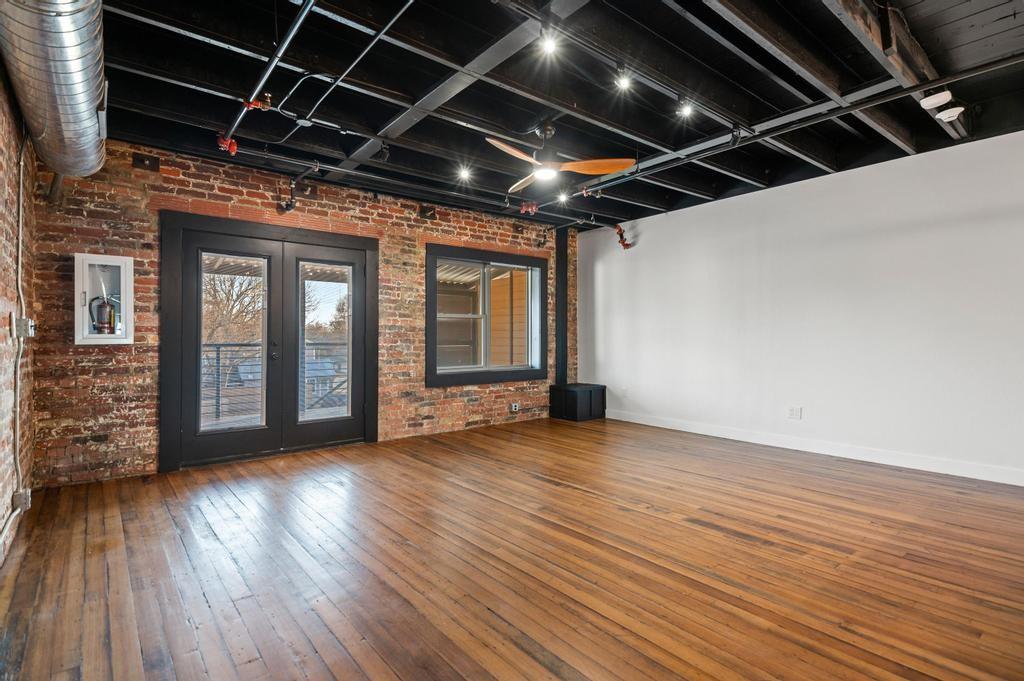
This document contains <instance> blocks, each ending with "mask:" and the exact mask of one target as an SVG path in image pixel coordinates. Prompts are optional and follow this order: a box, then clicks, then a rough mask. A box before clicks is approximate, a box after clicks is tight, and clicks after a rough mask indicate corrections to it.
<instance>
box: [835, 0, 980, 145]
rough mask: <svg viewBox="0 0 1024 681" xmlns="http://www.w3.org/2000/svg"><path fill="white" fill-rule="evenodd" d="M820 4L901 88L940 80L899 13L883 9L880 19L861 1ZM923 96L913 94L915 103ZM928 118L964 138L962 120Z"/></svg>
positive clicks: (964, 129)
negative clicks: (830, 12)
mask: <svg viewBox="0 0 1024 681" xmlns="http://www.w3.org/2000/svg"><path fill="white" fill-rule="evenodd" d="M822 2H823V3H824V4H825V6H826V7H828V8H829V9H830V10H831V11H832V13H833V14H835V15H836V17H837V18H838V19H839V21H841V22H842V24H843V25H844V26H845V27H846V28H847V30H849V31H850V33H852V34H853V35H854V37H855V38H857V40H858V41H859V42H860V44H861V45H863V46H864V49H866V50H867V51H868V53H869V54H870V55H871V56H872V57H874V58H875V60H876V61H877V62H878V63H879V64H881V65H882V66H883V67H884V68H885V70H886V71H888V72H889V74H890V75H891V76H892V77H893V78H895V79H896V81H897V82H898V83H899V84H900V85H901V86H903V87H910V86H911V85H917V84H918V83H921V82H924V81H927V80H932V79H934V78H938V77H939V73H938V71H936V70H935V67H934V66H932V62H931V60H930V59H929V58H928V55H927V54H925V51H924V50H923V49H922V48H921V45H920V43H918V42H917V39H916V38H914V36H913V35H911V33H910V28H909V27H908V26H907V25H906V23H905V19H904V18H903V15H902V14H901V13H898V12H896V11H894V10H890V9H887V8H882V9H880V10H879V11H881V12H885V13H887V14H888V15H889V16H887V17H883V19H884V20H880V18H879V15H878V14H876V13H875V11H874V10H873V9H871V8H870V7H868V6H867V5H866V4H865V3H864V2H863V0H822ZM923 97H924V94H923V93H917V94H915V95H914V99H916V100H917V101H920V100H921V99H922V98H923ZM928 116H929V118H931V119H932V120H934V121H935V122H936V123H937V124H938V125H939V126H940V127H941V128H942V129H943V130H945V131H946V133H947V134H948V135H949V136H950V137H952V138H953V139H963V138H964V137H966V136H967V130H966V128H965V127H964V125H963V123H962V122H961V121H959V120H958V121H955V122H953V123H952V124H950V123H946V122H944V121H940V120H939V119H937V118H935V117H934V116H931V114H928Z"/></svg>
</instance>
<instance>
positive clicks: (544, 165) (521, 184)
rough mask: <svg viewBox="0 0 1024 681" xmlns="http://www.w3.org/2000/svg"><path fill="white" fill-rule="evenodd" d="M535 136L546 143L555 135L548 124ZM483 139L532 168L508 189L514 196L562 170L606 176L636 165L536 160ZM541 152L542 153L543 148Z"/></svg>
mask: <svg viewBox="0 0 1024 681" xmlns="http://www.w3.org/2000/svg"><path fill="white" fill-rule="evenodd" d="M537 134H538V135H539V136H540V137H541V139H543V140H545V141H547V139H548V138H549V137H551V136H552V135H554V134H555V131H554V128H553V127H552V126H551V125H550V124H548V125H545V126H541V127H540V128H539V129H538V130H537ZM485 139H486V140H487V141H488V142H489V143H490V144H492V145H494V146H495V147H497V148H498V149H501V150H502V151H504V152H505V153H506V154H508V155H509V156H514V157H515V158H518V159H519V160H520V161H526V162H527V163H529V164H531V165H532V166H534V169H533V172H532V173H530V174H529V175H527V176H526V177H524V178H523V179H521V180H519V181H518V182H516V183H515V184H514V185H512V186H511V187H509V188H508V193H509V194H515V193H516V192H518V191H520V190H522V189H524V188H526V187H528V186H530V185H531V184H533V181H534V180H541V181H543V180H551V179H554V178H555V177H556V176H557V175H558V173H560V172H562V171H563V170H564V171H568V172H570V173H580V174H581V175H607V174H608V173H617V172H619V171H621V170H625V169H627V168H630V167H632V166H633V165H635V164H636V160H635V159H632V158H592V159H590V160H587V161H565V162H560V161H556V160H554V158H551V157H549V158H547V159H538V158H536V157H535V156H531V155H529V154H528V153H526V152H525V151H522V150H521V149H517V148H516V147H513V146H512V145H511V144H508V143H506V142H502V141H501V140H499V139H495V138H493V137H487V138H485ZM541 151H543V148H542V149H541Z"/></svg>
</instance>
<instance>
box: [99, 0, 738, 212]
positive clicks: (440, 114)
mask: <svg viewBox="0 0 1024 681" xmlns="http://www.w3.org/2000/svg"><path fill="white" fill-rule="evenodd" d="M104 10H105V11H106V12H108V13H110V14H113V15H116V16H120V17H124V18H126V19H130V20H133V21H138V22H141V23H144V24H146V25H149V26H152V27H154V28H158V29H161V30H165V31H169V32H171V33H174V34H176V35H179V36H182V37H185V38H188V39H190V40H196V41H198V42H202V43H204V44H207V45H210V46H212V47H216V48H220V49H224V50H228V51H230V52H233V53H235V54H238V55H241V56H244V57H248V58H251V59H257V60H261V61H266V60H267V59H268V58H267V56H266V55H264V54H262V53H261V52H258V51H256V50H254V49H251V48H248V47H245V46H243V45H239V44H235V43H233V42H229V41H228V40H224V39H222V38H215V37H211V36H208V35H204V34H202V33H199V32H197V31H194V30H192V29H190V28H187V27H184V26H179V25H176V24H174V23H171V22H168V21H165V20H163V19H157V18H154V17H151V16H147V15H145V14H141V13H139V12H136V11H133V10H128V9H124V8H120V7H116V6H112V5H110V4H105V5H104ZM313 11H314V13H318V12H323V11H326V10H324V9H323V8H322V7H321V6H319V5H317V6H314V9H313ZM329 16H331V17H332V18H335V20H337V21H342V22H343V23H344V25H346V26H350V27H351V26H358V27H359V30H361V31H363V32H364V33H369V34H372V33H373V29H371V28H369V27H367V26H365V25H363V24H360V23H355V22H353V21H351V20H347V19H342V18H341V16H340V15H337V14H331V15H329ZM393 40H395V39H394V37H393V36H389V35H387V34H385V35H384V36H382V37H381V42H388V41H393ZM401 44H403V45H405V44H406V43H401ZM420 51H421V50H420V49H416V50H415V52H416V53H417V54H419V53H420ZM279 67H280V68H281V69H282V70H284V71H291V72H293V73H301V74H306V73H311V77H312V78H315V79H317V80H320V81H322V82H325V83H332V82H333V81H334V78H332V77H331V76H330V75H329V74H320V73H315V72H310V71H309V70H308V69H307V68H306V67H304V66H301V65H298V64H295V63H292V62H290V61H288V60H281V62H280V64H279ZM338 87H340V88H343V89H347V90H350V91H352V92H356V93H358V94H362V95H365V96H369V97H373V98H375V99H379V100H381V101H383V102H386V103H388V104H392V105H395V106H398V107H401V108H403V109H406V110H410V109H412V108H413V107H415V102H414V101H413V99H412V98H410V97H405V96H401V95H397V94H396V93H394V92H390V91H383V90H381V89H379V88H375V87H374V86H373V85H371V84H364V83H359V82H357V81H353V80H345V81H343V82H341V83H339V84H338ZM566 111H568V108H567V109H566ZM427 113H428V114H429V115H430V116H431V117H436V118H438V119H440V120H442V121H445V122H447V123H450V124H453V125H457V126H459V127H460V128H463V129H471V130H474V131H475V132H478V133H480V134H482V135H487V136H491V137H497V138H499V139H503V140H505V141H509V142H513V143H515V144H519V145H522V146H525V147H529V148H535V149H536V148H539V147H540V146H541V145H540V143H539V141H538V140H536V138H532V136H522V135H513V134H510V133H509V132H508V131H506V130H502V129H498V128H496V127H494V126H487V125H482V124H480V123H478V122H476V120H475V119H474V118H473V117H472V116H467V115H464V114H463V113H461V112H456V111H452V110H450V109H449V108H441V109H435V110H432V111H429V112H427ZM377 136H378V137H380V135H377ZM378 149H379V147H378ZM729 171H730V174H733V173H735V174H739V173H741V172H744V171H743V170H741V169H735V168H732V167H730V168H729ZM755 177H756V176H755V175H750V176H749V177H747V176H745V177H744V181H748V182H749V183H750V184H755V185H756V183H757V180H756V179H755ZM647 183H648V184H652V185H658V186H661V187H664V188H667V189H672V190H673V191H677V192H681V193H686V194H690V195H692V196H696V197H698V198H701V199H704V200H710V199H713V198H714V197H715V196H716V195H717V194H716V193H715V192H713V191H710V190H709V189H708V188H706V187H694V186H688V185H686V184H683V183H681V182H670V181H667V180H664V179H660V178H649V179H648V180H647Z"/></svg>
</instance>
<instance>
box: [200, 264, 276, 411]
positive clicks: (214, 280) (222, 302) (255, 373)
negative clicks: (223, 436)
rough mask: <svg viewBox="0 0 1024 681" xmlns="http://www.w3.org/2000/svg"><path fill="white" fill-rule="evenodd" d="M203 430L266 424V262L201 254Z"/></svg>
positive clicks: (201, 400)
mask: <svg viewBox="0 0 1024 681" xmlns="http://www.w3.org/2000/svg"><path fill="white" fill-rule="evenodd" d="M201 277H202V282H201V296H202V303H201V307H200V315H201V327H200V328H201V343H202V346H201V348H200V358H201V360H200V383H199V386H200V387H199V390H200V411H199V429H200V430H203V431H209V430H224V429H229V428H252V427H255V426H263V425H265V424H266V393H267V364H266V338H267V333H266V328H267V261H266V259H264V258H257V257H245V256H237V255H224V254H220V253H203V255H202V268H201Z"/></svg>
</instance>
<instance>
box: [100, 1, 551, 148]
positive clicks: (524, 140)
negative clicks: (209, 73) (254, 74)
mask: <svg viewBox="0 0 1024 681" xmlns="http://www.w3.org/2000/svg"><path fill="white" fill-rule="evenodd" d="M314 9H317V6H314ZM103 11H104V12H106V13H108V14H113V15H115V16H120V17H123V18H126V19H129V20H132V21H137V22H140V23H143V24H146V25H148V26H152V27H154V28H158V29H161V30H164V31H169V32H171V33H174V34H176V35H179V36H181V37H184V38H188V39H190V40H195V41H198V42H201V43H205V44H207V45H210V46H211V47H216V48H220V49H223V50H227V51H230V52H233V53H235V54H238V55H242V56H244V57H249V58H250V59H257V60H260V61H267V60H268V59H269V57H268V56H267V55H265V54H263V53H262V52H259V51H257V50H255V49H252V48H250V47H246V46H245V45H242V44H236V43H233V42H231V41H228V40H224V39H221V38H215V37H212V36H209V35H205V34H203V33H200V32H198V31H194V30H192V29H191V28H187V27H184V26H180V25H176V24H175V23H172V22H169V21H165V20H163V19H158V18H155V17H152V16H148V15H146V14H142V13H140V12H137V11H134V10H129V9H125V8H122V7H116V6H113V5H110V4H108V3H104V5H103ZM314 13H315V12H314ZM278 67H279V68H280V69H281V70H283V71H290V72H292V73H297V74H303V75H305V74H310V75H311V77H312V78H314V79H316V80H319V81H321V82H324V83H328V84H330V83H332V82H334V77H332V76H331V75H330V74H326V73H317V72H316V70H315V69H310V68H307V67H306V66H302V65H299V64H296V63H293V62H291V61H289V60H286V59H282V60H281V62H280V63H279V64H278ZM338 87H339V88H342V89H345V90H350V91H352V92H356V93H359V94H361V95H365V96H368V97H372V98H374V99H379V100H380V101H382V102H387V103H388V104H392V105H394V106H398V107H401V108H408V107H410V106H413V105H414V104H415V102H414V101H413V99H412V98H411V97H407V96H404V95H397V94H395V93H394V92H392V91H389V90H385V89H383V88H379V87H375V86H374V85H372V84H369V83H362V82H359V81H356V80H353V79H348V80H345V81H343V82H341V83H339V84H338ZM430 115H431V116H435V117H437V118H439V119H441V120H443V121H447V122H449V123H453V124H455V125H458V126H460V127H463V128H468V129H470V130H474V131H476V132H479V133H481V134H484V135H490V136H492V137H498V138H500V139H503V140H505V141H507V142H514V143H516V144H521V145H523V146H527V147H531V148H534V149H539V148H540V144H539V143H537V142H535V141H533V140H531V139H530V138H529V137H527V136H524V135H514V134H510V133H509V131H507V130H498V129H495V128H494V127H493V126H482V125H480V124H478V123H477V122H475V121H472V120H470V119H468V118H465V117H459V116H458V115H451V114H449V113H447V112H446V111H444V110H437V111H432V112H430Z"/></svg>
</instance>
